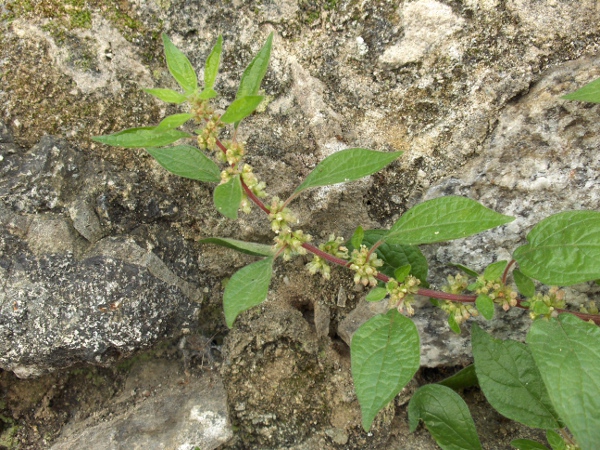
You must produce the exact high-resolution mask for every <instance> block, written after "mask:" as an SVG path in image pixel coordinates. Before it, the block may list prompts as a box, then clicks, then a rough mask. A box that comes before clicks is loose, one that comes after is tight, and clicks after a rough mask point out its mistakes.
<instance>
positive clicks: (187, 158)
mask: <svg viewBox="0 0 600 450" xmlns="http://www.w3.org/2000/svg"><path fill="white" fill-rule="evenodd" d="M146 151H147V152H148V153H150V155H152V156H153V157H154V159H156V161H157V162H158V163H159V164H160V165H161V166H163V167H164V168H165V169H167V170H168V171H169V172H171V173H174V174H175V175H178V176H180V177H184V178H191V179H192V180H200V181H206V182H209V183H217V182H219V181H221V170H220V169H219V166H217V165H216V164H215V163H214V162H213V161H212V160H211V159H210V158H208V157H207V156H206V155H205V154H204V153H202V152H201V151H200V150H198V149H197V148H196V147H192V146H191V145H176V146H174V147H161V148H159V147H150V148H147V149H146Z"/></svg>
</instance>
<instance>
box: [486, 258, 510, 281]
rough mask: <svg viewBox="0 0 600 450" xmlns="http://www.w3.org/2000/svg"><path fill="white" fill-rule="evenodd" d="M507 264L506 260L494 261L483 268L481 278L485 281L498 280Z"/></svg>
mask: <svg viewBox="0 0 600 450" xmlns="http://www.w3.org/2000/svg"><path fill="white" fill-rule="evenodd" d="M507 265H508V261H496V262H495V263H492V264H490V265H489V266H487V267H486V268H485V271H484V272H483V278H484V280H487V281H494V280H498V279H500V278H501V277H502V274H503V273H504V269H506V266H507Z"/></svg>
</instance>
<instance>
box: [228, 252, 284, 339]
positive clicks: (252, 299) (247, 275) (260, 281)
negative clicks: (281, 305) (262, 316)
mask: <svg viewBox="0 0 600 450" xmlns="http://www.w3.org/2000/svg"><path fill="white" fill-rule="evenodd" d="M272 275H273V258H265V259H262V260H260V261H257V262H255V263H252V264H250V265H248V266H246V267H244V268H243V269H240V270H238V271H237V272H236V273H234V274H233V276H232V277H231V278H230V279H229V282H228V283H227V287H226V288H225V292H224V293H223V309H224V310H225V322H226V323H227V326H228V327H229V328H231V327H232V326H233V322H235V319H236V317H237V316H238V315H239V314H240V313H241V312H243V311H246V310H248V309H250V308H252V307H254V306H256V305H260V304H261V303H262V302H264V301H265V299H266V298H267V293H268V292H269V284H270V283H271V276H272Z"/></svg>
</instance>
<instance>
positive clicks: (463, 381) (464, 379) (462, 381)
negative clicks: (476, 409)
mask: <svg viewBox="0 0 600 450" xmlns="http://www.w3.org/2000/svg"><path fill="white" fill-rule="evenodd" d="M438 384H441V385H442V386H446V387H449V388H450V389H453V390H455V391H456V390H457V389H465V388H468V387H472V386H479V381H478V380H477V374H476V373H475V366H474V365H473V364H469V365H468V366H467V367H465V368H464V369H462V370H460V371H459V372H457V373H455V374H454V375H452V376H451V377H448V378H446V379H444V380H442V381H440V382H439V383H438Z"/></svg>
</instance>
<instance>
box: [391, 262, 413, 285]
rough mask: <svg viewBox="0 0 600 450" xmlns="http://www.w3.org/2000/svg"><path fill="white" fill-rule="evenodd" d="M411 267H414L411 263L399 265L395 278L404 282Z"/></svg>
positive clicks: (395, 271)
mask: <svg viewBox="0 0 600 450" xmlns="http://www.w3.org/2000/svg"><path fill="white" fill-rule="evenodd" d="M411 269H412V267H411V266H410V264H406V265H404V266H402V267H398V268H397V269H396V270H394V278H395V279H396V281H398V283H402V282H403V281H404V280H405V279H406V277H407V276H408V274H409V273H410V271H411Z"/></svg>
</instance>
